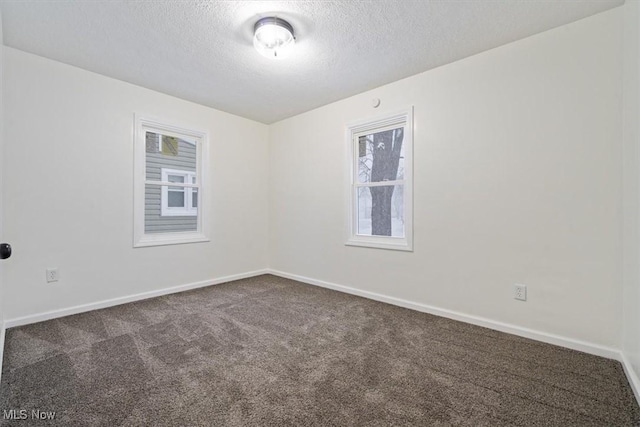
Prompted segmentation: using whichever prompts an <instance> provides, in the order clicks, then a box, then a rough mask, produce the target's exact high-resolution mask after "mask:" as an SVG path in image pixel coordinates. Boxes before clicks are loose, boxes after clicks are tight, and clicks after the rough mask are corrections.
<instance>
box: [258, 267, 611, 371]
mask: <svg viewBox="0 0 640 427" xmlns="http://www.w3.org/2000/svg"><path fill="white" fill-rule="evenodd" d="M269 273H270V274H273V275H274V276H280V277H284V278H287V279H292V280H297V281H299V282H303V283H307V284H310V285H316V286H320V287H323V288H328V289H333V290H336V291H340V292H344V293H347V294H351V295H357V296H360V297H364V298H368V299H372V300H375V301H380V302H386V303H388V304H393V305H397V306H400V307H404V308H409V309H411V310H416V311H421V312H423V313H429V314H435V315H436V316H441V317H446V318H449V319H453V320H459V321H461V322H465V323H471V324H473V325H478V326H482V327H485V328H489V329H494V330H496V331H500V332H506V333H509V334H513V335H518V336H521V337H525V338H530V339H532V340H536V341H541V342H545V343H548V344H554V345H558V346H561V347H566V348H570V349H573V350H578V351H582V352H584V353H589V354H594V355H596V356H601V357H606V358H608V359H614V360H618V361H621V353H620V350H618V349H615V348H611V347H605V346H602V345H599V344H593V343H589V342H586V341H581V340H576V339H573V338H568V337H563V336H560V335H555V334H550V333H547V332H542V331H536V330H533V329H528V328H523V327H521V326H516V325H511V324H508V323H503V322H499V321H496V320H491V319H487V318H484V317H479V316H473V315H469V314H464V313H460V312H458V311H453V310H448V309H445V308H439V307H434V306H431V305H427V304H422V303H417V302H412V301H408V300H404V299H401V298H396V297H391V296H387V295H382V294H378V293H375V292H369V291H363V290H361V289H356V288H351V287H349V286H343V285H338V284H336V283H330V282H325V281H322V280H316V279H311V278H309V277H304V276H298V275H296V274H290V273H285V272H283V271H278V270H269Z"/></svg>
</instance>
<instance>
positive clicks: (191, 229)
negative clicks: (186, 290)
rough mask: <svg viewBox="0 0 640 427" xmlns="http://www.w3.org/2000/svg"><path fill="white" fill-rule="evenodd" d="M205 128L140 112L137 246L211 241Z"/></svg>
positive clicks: (136, 180)
mask: <svg viewBox="0 0 640 427" xmlns="http://www.w3.org/2000/svg"><path fill="white" fill-rule="evenodd" d="M207 144H208V135H207V133H206V132H201V131H196V130H191V129H187V128H182V127H178V126H173V125H169V124H166V123H163V122H160V121H157V120H151V119H145V118H141V117H136V135H135V180H134V181H135V182H134V199H135V200H134V208H135V214H134V221H135V224H134V246H135V247H141V246H155V245H168V244H177V243H192V242H202V241H208V238H207V234H206V230H205V228H206V222H204V221H203V217H204V213H203V207H204V203H203V200H202V199H203V195H204V194H205V192H204V187H203V183H204V182H205V179H204V177H205V173H206V163H205V162H206V159H207V153H206V152H207Z"/></svg>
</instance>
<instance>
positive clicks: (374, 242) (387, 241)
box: [345, 107, 413, 251]
mask: <svg viewBox="0 0 640 427" xmlns="http://www.w3.org/2000/svg"><path fill="white" fill-rule="evenodd" d="M399 127H403V128H404V140H403V146H404V179H402V180H398V181H384V182H383V183H361V182H359V179H358V172H359V167H358V166H359V165H358V161H359V154H358V152H359V147H358V140H359V137H360V136H363V135H370V134H372V133H377V132H382V131H385V130H389V129H397V128H399ZM346 128H347V129H346V139H347V144H346V146H347V147H348V155H347V159H348V173H347V174H346V176H347V179H348V191H347V194H348V197H347V202H346V205H347V206H348V208H347V220H346V224H347V227H346V242H345V244H346V245H348V246H363V247H368V248H380V249H392V250H399V251H413V107H408V108H406V109H403V110H401V111H396V112H391V113H387V114H383V115H380V116H376V117H373V118H369V119H363V120H357V121H353V122H350V123H347V126H346ZM376 185H403V186H404V188H403V191H404V195H403V196H404V197H403V200H404V206H403V212H404V237H393V236H367V235H362V234H358V190H359V189H360V188H362V187H372V186H376Z"/></svg>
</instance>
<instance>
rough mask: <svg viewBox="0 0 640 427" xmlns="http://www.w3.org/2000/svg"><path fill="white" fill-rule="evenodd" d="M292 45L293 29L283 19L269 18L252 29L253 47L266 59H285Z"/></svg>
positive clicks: (293, 38)
mask: <svg viewBox="0 0 640 427" xmlns="http://www.w3.org/2000/svg"><path fill="white" fill-rule="evenodd" d="M294 43H295V37H294V36H293V27H292V26H291V24H289V23H288V22H287V21H285V20H284V19H280V18H276V17H274V16H269V17H266V18H262V19H260V20H259V21H258V22H256V25H255V26H254V27H253V46H254V47H255V48H256V50H257V51H258V52H260V54H261V55H263V56H265V57H267V58H272V59H282V58H285V57H286V56H287V55H288V54H289V53H290V51H291V48H292V47H293V45H294Z"/></svg>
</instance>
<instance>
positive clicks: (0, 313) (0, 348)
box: [0, 15, 6, 377]
mask: <svg viewBox="0 0 640 427" xmlns="http://www.w3.org/2000/svg"><path fill="white" fill-rule="evenodd" d="M2 46H4V42H3V36H2V16H1V15H0V242H5V240H3V239H4V234H3V228H2V227H3V201H4V197H3V191H4V187H3V182H2V172H1V171H2V170H3V169H4V167H5V166H4V163H3V151H4V133H3V123H4V115H3V109H4V108H3V107H4V102H3V87H2V86H3V85H2V74H3V64H4V57H3V54H2ZM5 305H6V299H5V298H4V267H3V266H0V377H2V355H3V353H4V333H5V327H4V312H5V309H4V307H5Z"/></svg>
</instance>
